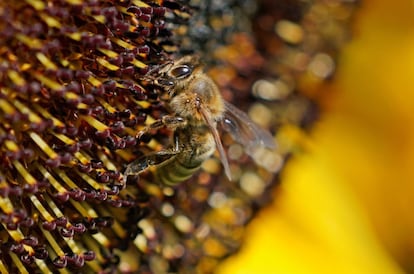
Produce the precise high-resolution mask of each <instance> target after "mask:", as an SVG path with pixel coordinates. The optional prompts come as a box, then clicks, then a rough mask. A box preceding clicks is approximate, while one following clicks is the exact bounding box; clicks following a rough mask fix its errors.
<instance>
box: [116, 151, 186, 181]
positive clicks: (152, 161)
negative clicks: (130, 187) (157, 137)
mask: <svg viewBox="0 0 414 274" xmlns="http://www.w3.org/2000/svg"><path fill="white" fill-rule="evenodd" d="M178 152H179V151H177V150H162V151H159V152H155V153H150V154H148V155H144V156H141V157H139V158H138V159H136V160H135V161H133V162H131V163H129V164H128V165H127V167H126V169H125V171H124V174H123V175H124V176H123V177H124V178H123V179H124V183H126V180H127V178H128V176H130V175H138V174H140V173H141V172H143V171H144V170H146V169H147V168H149V167H150V166H155V165H159V164H162V163H163V162H165V161H167V160H169V159H171V158H172V157H174V156H175V155H176V154H177V153H178Z"/></svg>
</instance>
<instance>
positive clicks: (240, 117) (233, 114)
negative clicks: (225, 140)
mask: <svg viewBox="0 0 414 274" xmlns="http://www.w3.org/2000/svg"><path fill="white" fill-rule="evenodd" d="M225 110H226V111H225V113H224V117H223V119H222V120H221V121H220V123H221V127H222V128H223V129H224V130H225V131H227V132H228V133H230V135H231V136H232V137H233V139H234V140H235V141H237V142H238V143H240V144H242V145H243V146H244V147H245V151H246V153H247V154H248V155H250V156H251V155H252V154H253V153H254V151H255V148H257V147H259V146H262V147H267V148H270V149H274V148H276V143H275V141H274V139H273V136H272V135H271V134H270V132H268V131H267V130H264V129H263V128H261V127H260V126H258V125H257V124H256V123H255V122H253V121H252V120H251V119H250V118H249V116H247V114H246V113H244V112H243V111H241V110H239V109H238V108H237V107H235V106H233V105H232V104H230V103H228V102H225Z"/></svg>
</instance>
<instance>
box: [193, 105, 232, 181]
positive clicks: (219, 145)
mask: <svg viewBox="0 0 414 274" xmlns="http://www.w3.org/2000/svg"><path fill="white" fill-rule="evenodd" d="M200 113H201V115H202V116H203V118H204V121H205V122H206V124H207V126H208V127H209V129H210V131H211V133H212V134H213V138H214V142H215V143H216V147H217V150H218V152H219V155H220V160H221V163H222V164H223V167H224V172H225V173H226V176H227V178H228V179H229V180H230V181H231V172H230V165H229V161H228V160H227V156H226V153H225V152H224V148H223V144H222V143H221V139H220V135H219V133H218V131H217V127H216V124H215V122H214V121H213V120H211V118H210V115H209V114H208V113H207V111H206V110H205V109H204V108H203V107H200Z"/></svg>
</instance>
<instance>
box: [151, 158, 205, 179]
mask: <svg viewBox="0 0 414 274" xmlns="http://www.w3.org/2000/svg"><path fill="white" fill-rule="evenodd" d="M179 156H180V155H177V156H176V157H174V158H173V159H171V161H168V162H167V163H165V164H164V165H162V166H159V167H157V170H156V172H155V179H156V181H157V182H159V183H162V184H165V185H170V186H173V185H177V184H179V183H181V182H183V181H186V180H187V179H189V178H190V177H191V176H192V175H193V174H194V173H195V172H197V170H199V169H200V167H201V164H202V163H201V162H200V163H197V165H194V163H191V166H190V165H185V163H182V162H181V161H179V158H180V157H179Z"/></svg>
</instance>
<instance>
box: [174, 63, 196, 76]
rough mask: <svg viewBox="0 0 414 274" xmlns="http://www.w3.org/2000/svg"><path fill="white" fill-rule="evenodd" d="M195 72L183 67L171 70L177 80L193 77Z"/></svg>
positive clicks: (185, 66) (188, 67)
mask: <svg viewBox="0 0 414 274" xmlns="http://www.w3.org/2000/svg"><path fill="white" fill-rule="evenodd" d="M192 72H193V70H192V69H191V67H190V66H187V65H182V66H178V67H176V68H174V69H172V70H171V75H172V76H173V77H175V78H177V79H182V78H186V77H188V76H190V75H191V73H192Z"/></svg>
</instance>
